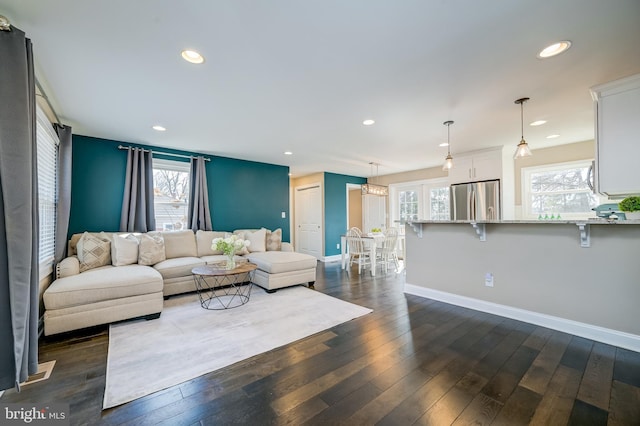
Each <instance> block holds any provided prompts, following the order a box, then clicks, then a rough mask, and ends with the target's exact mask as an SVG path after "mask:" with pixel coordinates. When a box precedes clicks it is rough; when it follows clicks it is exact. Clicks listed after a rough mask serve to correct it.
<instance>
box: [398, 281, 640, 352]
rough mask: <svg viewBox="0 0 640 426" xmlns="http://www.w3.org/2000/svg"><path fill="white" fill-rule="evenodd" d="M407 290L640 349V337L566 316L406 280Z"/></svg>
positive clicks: (628, 347)
mask: <svg viewBox="0 0 640 426" xmlns="http://www.w3.org/2000/svg"><path fill="white" fill-rule="evenodd" d="M404 292H405V293H408V294H413V295H415V296H420V297H425V298H428V299H434V300H439V301H441V302H445V303H451V304H453V305H457V306H462V307H465V308H469V309H474V310H476V311H482V312H487V313H490V314H494V315H499V316H503V317H507V318H512V319H515V320H519V321H525V322H528V323H531V324H536V325H539V326H542V327H547V328H551V329H554V330H558V331H562V332H565V333H569V334H574V335H576V336H580V337H585V338H587V339H591V340H596V341H598V342H602V343H607V344H609V345H613V346H618V347H621V348H625V349H629V350H632V351H636V352H640V336H637V335H635V334H630V333H625V332H622V331H617V330H612V329H609V328H604V327H598V326H596V325H591V324H586V323H582V322H578V321H573V320H570V319H566V318H560V317H555V316H552V315H547V314H541V313H539V312H533V311H527V310H525V309H520V308H514V307H512V306H507V305H500V304H498V303H493V302H487V301H485V300H480V299H473V298H471V297H466V296H460V295H457V294H453V293H447V292H444V291H440V290H434V289H431V288H426V287H421V286H418V285H414V284H409V283H406V284H405V285H404Z"/></svg>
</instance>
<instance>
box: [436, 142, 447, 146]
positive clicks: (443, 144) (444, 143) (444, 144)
mask: <svg viewBox="0 0 640 426" xmlns="http://www.w3.org/2000/svg"><path fill="white" fill-rule="evenodd" d="M438 146H449V144H448V143H447V142H442V143H441V144H440V145H438Z"/></svg>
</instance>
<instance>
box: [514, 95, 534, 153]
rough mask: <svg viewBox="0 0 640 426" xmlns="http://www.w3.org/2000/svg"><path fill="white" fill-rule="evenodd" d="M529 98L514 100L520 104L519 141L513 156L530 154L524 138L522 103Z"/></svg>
mask: <svg viewBox="0 0 640 426" xmlns="http://www.w3.org/2000/svg"><path fill="white" fill-rule="evenodd" d="M528 100H529V98H520V99H518V100H516V101H515V103H517V104H520V131H521V133H520V134H521V135H522V136H521V137H520V143H519V144H518V147H517V148H516V153H515V154H514V155H513V158H514V159H516V158H522V157H529V156H531V150H530V149H529V145H528V144H527V142H526V141H525V140H524V103H525V102H527V101H528Z"/></svg>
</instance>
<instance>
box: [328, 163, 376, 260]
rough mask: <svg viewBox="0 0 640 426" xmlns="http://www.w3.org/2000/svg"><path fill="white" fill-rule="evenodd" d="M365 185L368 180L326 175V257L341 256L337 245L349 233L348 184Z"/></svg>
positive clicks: (332, 174)
mask: <svg viewBox="0 0 640 426" xmlns="http://www.w3.org/2000/svg"><path fill="white" fill-rule="evenodd" d="M348 183H352V184H356V185H363V184H365V183H367V179H366V178H363V177H357V176H348V175H339V174H335V173H325V174H324V241H325V244H324V252H325V253H324V255H325V256H333V255H336V254H340V249H337V248H336V244H340V236H341V235H344V234H345V233H346V232H347V184H348Z"/></svg>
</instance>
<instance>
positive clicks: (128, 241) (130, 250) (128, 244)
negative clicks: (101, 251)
mask: <svg viewBox="0 0 640 426" xmlns="http://www.w3.org/2000/svg"><path fill="white" fill-rule="evenodd" d="M138 244H139V240H138V239H137V238H136V237H135V236H134V235H133V234H129V235H118V234H113V235H112V236H111V264H112V265H113V266H126V265H132V264H134V263H137V262H138Z"/></svg>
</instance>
